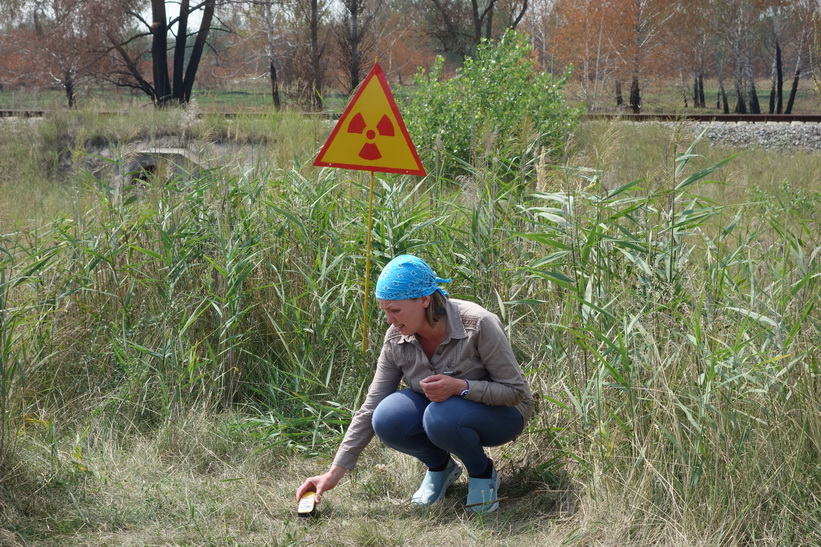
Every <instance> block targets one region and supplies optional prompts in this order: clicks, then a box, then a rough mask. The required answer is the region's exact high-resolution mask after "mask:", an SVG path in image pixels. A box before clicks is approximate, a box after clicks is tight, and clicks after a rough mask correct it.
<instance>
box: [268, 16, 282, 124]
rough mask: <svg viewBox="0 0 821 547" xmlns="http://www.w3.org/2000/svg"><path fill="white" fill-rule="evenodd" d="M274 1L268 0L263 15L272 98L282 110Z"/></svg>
mask: <svg viewBox="0 0 821 547" xmlns="http://www.w3.org/2000/svg"><path fill="white" fill-rule="evenodd" d="M272 4H273V2H272V0H268V1H266V2H265V3H264V4H263V10H264V11H263V16H264V18H265V40H266V42H267V43H266V47H267V50H268V76H269V77H270V79H271V100H272V101H273V103H274V109H275V110H280V109H281V108H282V101H281V99H280V96H279V78H278V77H277V67H276V63H275V59H276V39H275V38H276V36H275V30H274V12H273V9H272V8H273V6H272Z"/></svg>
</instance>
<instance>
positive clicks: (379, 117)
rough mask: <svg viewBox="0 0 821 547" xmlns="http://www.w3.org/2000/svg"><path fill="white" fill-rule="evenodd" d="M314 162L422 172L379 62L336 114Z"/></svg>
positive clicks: (358, 167)
mask: <svg viewBox="0 0 821 547" xmlns="http://www.w3.org/2000/svg"><path fill="white" fill-rule="evenodd" d="M314 165H318V166H327V167H342V168H345V169H359V170H363V171H371V172H373V171H382V172H386V173H401V174H407V175H420V176H425V175H426V172H425V168H424V167H423V166H422V162H421V161H420V160H419V155H418V154H417V153H416V148H415V147H414V146H413V142H411V139H410V135H409V134H408V130H407V128H406V127H405V123H404V121H403V120H402V116H401V114H400V113H399V108H398V107H397V106H396V101H394V99H393V95H392V94H391V92H390V89H389V88H388V83H387V81H386V80H385V75H384V74H383V73H382V69H381V68H380V66H379V63H376V64H375V65H374V67H373V69H372V70H371V71H370V73H369V74H368V76H367V77H366V78H365V80H363V82H362V85H361V86H360V88H359V89H358V90H357V92H356V94H355V95H354V97H353V99H351V102H350V103H349V104H348V106H347V108H346V109H345V111H344V112H343V113H342V116H340V118H339V121H338V122H337V123H336V125H335V126H334V129H333V131H332V132H331V135H330V136H329V137H328V140H327V141H326V142H325V145H324V146H323V147H322V150H321V151H320V152H319V154H318V155H317V157H316V159H315V160H314Z"/></svg>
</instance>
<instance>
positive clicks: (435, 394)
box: [419, 374, 467, 403]
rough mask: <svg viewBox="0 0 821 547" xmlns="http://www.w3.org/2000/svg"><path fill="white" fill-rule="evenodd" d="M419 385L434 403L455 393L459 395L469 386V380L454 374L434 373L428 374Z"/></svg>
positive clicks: (444, 399)
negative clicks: (455, 376)
mask: <svg viewBox="0 0 821 547" xmlns="http://www.w3.org/2000/svg"><path fill="white" fill-rule="evenodd" d="M419 385H421V386H422V390H423V391H424V392H425V396H426V397H427V398H428V399H430V400H431V401H432V402H434V403H441V402H442V401H446V400H447V399H448V398H450V397H452V396H453V395H459V394H460V393H462V392H463V391H464V390H465V389H466V388H467V382H466V381H464V380H461V379H459V378H454V377H453V376H445V375H444V374H434V375H433V376H428V377H427V378H425V379H424V380H422V381H421V382H419Z"/></svg>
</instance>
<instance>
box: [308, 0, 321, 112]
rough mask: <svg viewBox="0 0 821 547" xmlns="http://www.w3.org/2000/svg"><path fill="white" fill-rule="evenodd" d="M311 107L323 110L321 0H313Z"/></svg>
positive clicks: (311, 25) (311, 24)
mask: <svg viewBox="0 0 821 547" xmlns="http://www.w3.org/2000/svg"><path fill="white" fill-rule="evenodd" d="M310 27H311V28H310V33H311V83H310V85H311V89H309V90H308V93H310V103H311V108H313V109H314V110H322V77H321V74H320V51H319V2H318V1H317V0H311V23H310Z"/></svg>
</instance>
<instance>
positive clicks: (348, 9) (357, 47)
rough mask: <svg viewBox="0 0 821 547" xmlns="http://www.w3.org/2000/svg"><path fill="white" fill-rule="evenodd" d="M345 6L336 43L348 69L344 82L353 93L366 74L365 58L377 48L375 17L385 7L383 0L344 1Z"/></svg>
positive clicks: (338, 27)
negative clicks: (364, 67)
mask: <svg viewBox="0 0 821 547" xmlns="http://www.w3.org/2000/svg"><path fill="white" fill-rule="evenodd" d="M342 6H343V8H344V10H343V12H342V17H341V19H340V22H339V24H338V25H337V29H336V42H337V46H338V47H339V52H340V56H341V60H342V65H343V67H344V69H345V75H346V81H345V82H344V83H343V85H344V86H345V88H347V90H348V91H349V92H353V91H354V90H355V89H356V88H357V87H358V86H359V82H360V79H361V78H362V75H363V72H364V70H363V61H364V57H365V56H367V55H368V54H369V53H371V52H372V51H373V50H374V47H375V45H376V36H375V35H374V34H373V32H372V29H373V23H374V20H375V18H376V16H377V14H378V12H379V10H380V9H381V7H382V1H381V0H342Z"/></svg>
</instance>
